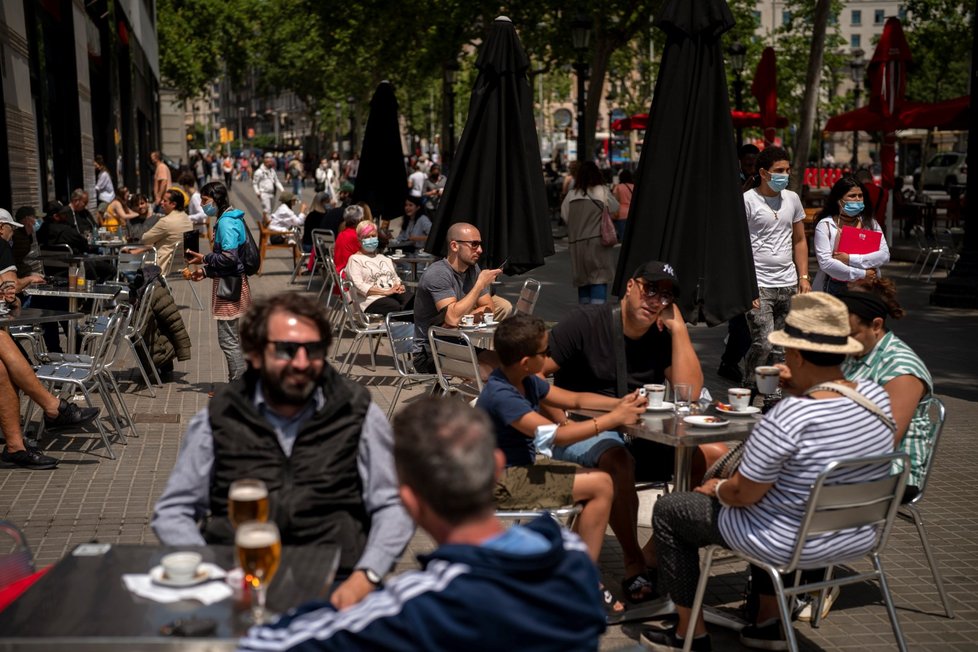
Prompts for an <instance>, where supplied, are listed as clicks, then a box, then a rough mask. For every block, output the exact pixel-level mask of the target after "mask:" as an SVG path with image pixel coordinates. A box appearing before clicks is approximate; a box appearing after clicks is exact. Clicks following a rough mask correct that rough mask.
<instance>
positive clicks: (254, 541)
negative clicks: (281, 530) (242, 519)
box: [234, 529, 278, 548]
mask: <svg viewBox="0 0 978 652" xmlns="http://www.w3.org/2000/svg"><path fill="white" fill-rule="evenodd" d="M234 543H235V544H236V545H237V546H238V547H240V548H267V547H269V546H274V545H275V544H277V543H278V532H276V531H274V530H266V529H261V530H252V529H247V530H244V531H242V530H238V536H236V537H235V539H234Z"/></svg>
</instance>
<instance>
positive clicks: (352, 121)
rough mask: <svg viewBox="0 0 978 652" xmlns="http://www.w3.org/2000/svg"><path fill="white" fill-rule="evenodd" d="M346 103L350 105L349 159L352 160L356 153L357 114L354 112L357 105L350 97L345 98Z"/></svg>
mask: <svg viewBox="0 0 978 652" xmlns="http://www.w3.org/2000/svg"><path fill="white" fill-rule="evenodd" d="M346 103H347V104H349V105H350V158H351V159H352V158H353V154H354V153H355V152H356V151H357V114H356V111H355V110H354V109H355V108H356V104H357V98H355V97H353V96H352V95H350V96H349V97H347V98H346Z"/></svg>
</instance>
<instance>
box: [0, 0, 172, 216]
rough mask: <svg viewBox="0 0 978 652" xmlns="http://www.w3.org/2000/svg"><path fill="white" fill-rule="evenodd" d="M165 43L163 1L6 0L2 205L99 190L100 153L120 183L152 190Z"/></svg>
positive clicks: (0, 9)
mask: <svg viewBox="0 0 978 652" xmlns="http://www.w3.org/2000/svg"><path fill="white" fill-rule="evenodd" d="M157 47H158V46H157V37H156V10H155V0H114V1H112V2H109V0H7V1H5V2H3V3H0V65H2V74H0V87H2V88H0V92H2V95H3V99H4V110H3V111H2V112H0V157H6V160H5V161H3V160H2V159H0V167H3V168H4V170H3V171H2V172H0V206H2V207H4V208H9V209H12V210H16V208H17V207H19V206H34V207H35V208H37V209H42V208H43V206H44V205H46V204H47V203H48V202H50V201H52V200H55V199H57V200H59V201H65V200H66V199H67V198H68V196H69V195H70V193H71V191H72V190H74V189H75V188H85V189H87V190H89V191H90V192H91V189H92V187H93V186H94V184H95V170H94V165H93V159H94V157H95V155H101V156H102V157H103V158H104V159H105V163H106V165H107V166H108V168H109V172H110V173H111V175H112V177H113V181H114V182H115V184H116V186H118V185H126V186H128V187H129V188H130V189H131V190H133V191H134V192H135V191H148V190H149V189H150V184H151V183H152V169H151V167H150V165H149V153H150V151H152V150H153V149H156V148H157V147H158V144H159V55H158V49H157ZM3 163H6V165H3ZM91 200H92V203H93V205H94V197H92V198H91Z"/></svg>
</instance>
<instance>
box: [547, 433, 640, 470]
mask: <svg viewBox="0 0 978 652" xmlns="http://www.w3.org/2000/svg"><path fill="white" fill-rule="evenodd" d="M624 445H625V440H624V439H622V437H621V435H620V434H618V433H617V432H614V431H613V430H605V431H604V432H601V433H598V434H596V435H595V436H594V437H588V438H587V439H582V440H581V441H579V442H576V443H574V444H571V445H570V446H554V459H555V460H560V461H562V462H573V463H574V464H580V465H581V466H584V467H587V468H589V469H593V468H595V467H597V466H598V460H599V459H601V456H602V455H604V453H605V451H608V450H610V449H612V448H614V447H615V446H624Z"/></svg>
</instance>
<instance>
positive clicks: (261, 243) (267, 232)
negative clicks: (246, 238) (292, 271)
mask: <svg viewBox="0 0 978 652" xmlns="http://www.w3.org/2000/svg"><path fill="white" fill-rule="evenodd" d="M258 234H259V239H258V256H259V258H260V259H261V264H260V265H259V266H258V273H259V274H261V273H262V270H263V269H264V268H265V254H266V253H267V252H268V250H269V249H291V250H292V266H293V267H294V266H295V264H296V261H298V260H299V257H300V256H302V250H301V249H300V248H299V239H298V236H297V235H296V234H295V233H294V232H293V233H288V232H286V233H283V232H281V231H272V230H271V229H269V228H268V226H267V225H266V224H265V222H264V221H262V222H259V223H258ZM276 235H280V236H283V237H284V238H285V242H281V243H278V244H275V243H273V242H272V236H276ZM290 236H291V237H292V238H293V242H294V244H289V241H288V239H289V237H290Z"/></svg>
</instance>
